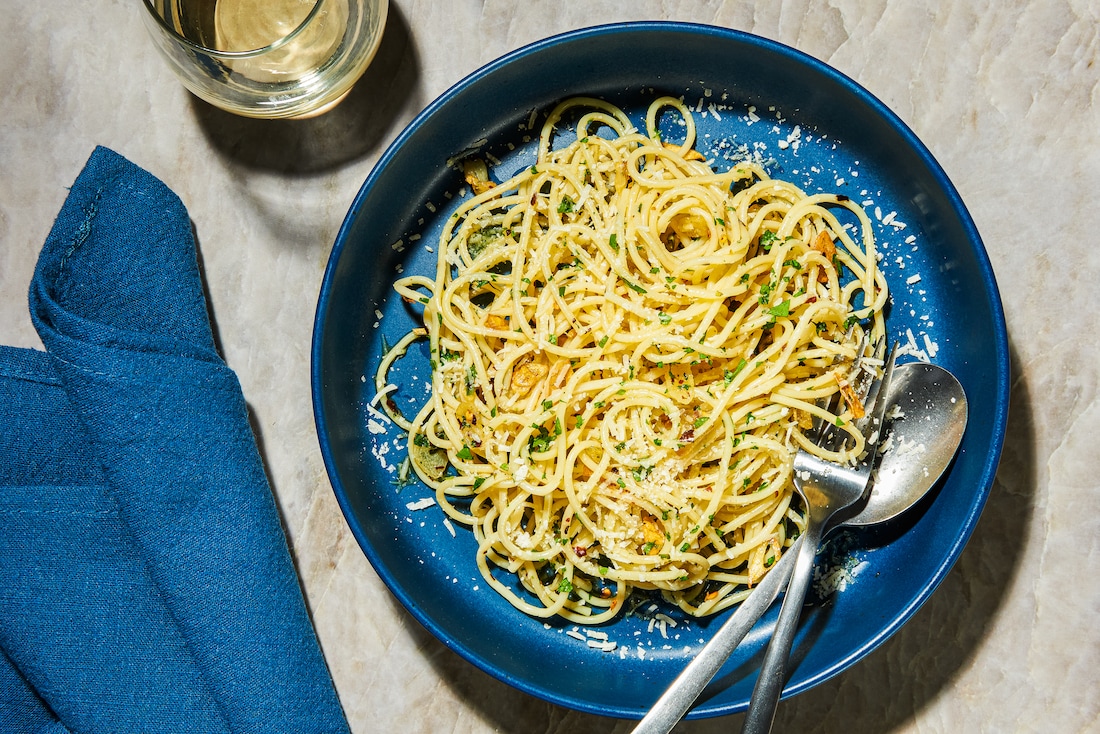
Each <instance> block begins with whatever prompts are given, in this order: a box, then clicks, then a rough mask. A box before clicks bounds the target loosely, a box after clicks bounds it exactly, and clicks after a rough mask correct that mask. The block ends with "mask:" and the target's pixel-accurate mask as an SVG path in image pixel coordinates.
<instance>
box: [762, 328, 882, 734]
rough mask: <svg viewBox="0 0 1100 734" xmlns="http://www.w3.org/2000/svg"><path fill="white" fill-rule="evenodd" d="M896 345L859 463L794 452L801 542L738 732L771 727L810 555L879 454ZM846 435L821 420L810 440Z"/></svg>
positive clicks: (871, 410)
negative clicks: (800, 505) (801, 519)
mask: <svg viewBox="0 0 1100 734" xmlns="http://www.w3.org/2000/svg"><path fill="white" fill-rule="evenodd" d="M896 351H897V347H896V345H895V347H894V348H892V349H891V350H890V354H889V355H888V357H887V358H886V362H885V365H884V367H883V371H882V375H881V377H878V378H876V379H875V380H873V381H872V382H871V383H870V386H869V389H868V391H867V397H866V399H865V402H864V405H865V406H867V407H868V410H867V411H866V413H865V416H864V418H863V419H862V420H861V421H860V422H857V424H856V426H857V428H859V429H860V431H861V432H862V433H863V436H864V440H865V451H864V454H863V458H862V459H861V460H860V461H859V463H858V464H856V465H854V466H848V465H843V464H837V463H834V462H831V461H826V460H824V459H820V458H818V457H817V456H814V455H813V454H811V453H810V452H808V451H805V450H802V449H800V450H799V451H798V453H796V454H795V458H794V485H795V488H796V489H797V490H798V493H799V494H800V495H801V496H802V500H803V502H804V503H805V505H806V513H807V517H806V530H805V532H804V533H803V534H802V545H801V547H800V548H799V549H798V556H797V557H796V558H795V567H794V573H793V575H792V576H791V582H790V585H789V586H788V587H787V593H786V594H785V595H784V597H783V606H782V607H781V608H780V610H779V619H778V621H777V622H776V625H775V631H774V632H773V633H772V639H771V641H770V642H769V643H768V649H767V652H766V653H765V654H764V662H763V664H762V665H761V668H760V677H759V678H757V680H756V686H755V687H754V688H753V691H752V698H751V699H750V701H749V710H748V713H747V714H746V717H745V724H744V728H743V729H742V734H763V733H764V732H768V731H770V730H771V726H772V721H773V720H774V719H775V710H776V707H777V706H778V704H779V696H780V694H781V693H782V692H783V684H784V683H785V682H786V680H787V663H788V661H789V659H790V654H791V647H792V645H793V643H794V637H795V632H797V630H798V619H799V616H800V615H801V613H802V603H803V602H804V601H805V598H806V591H807V589H808V588H809V586H810V580H811V578H812V576H813V566H814V557H815V556H816V555H817V549H818V546H819V545H820V544H821V538H822V536H823V534H824V532H825V527H826V526H827V525H828V523H829V520H830V518H832V517H833V516H834V515H836V514H837V513H838V512H841V511H842V510H844V509H846V508H849V507H851V506H852V505H853V504H855V503H856V502H858V501H859V500H860V499H861V498H862V497H863V495H864V493H865V492H866V491H867V486H868V484H869V482H870V478H871V470H872V469H873V468H874V464H875V461H874V460H875V456H876V455H877V454H878V443H879V439H880V437H881V431H880V429H881V427H882V424H883V418H884V415H885V412H886V392H887V387H888V386H889V384H890V378H891V376H892V375H893V371H894V356H895V353H896ZM845 438H846V433H845V432H844V431H838V430H836V429H835V427H832V426H829V425H824V426H821V428H820V431H819V435H818V436H817V439H816V440H815V443H816V444H817V445H818V446H821V447H822V448H825V449H827V450H830V451H836V450H839V449H841V448H843V446H844V441H845Z"/></svg>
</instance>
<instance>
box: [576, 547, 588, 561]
mask: <svg viewBox="0 0 1100 734" xmlns="http://www.w3.org/2000/svg"><path fill="white" fill-rule="evenodd" d="M573 552H574V553H576V554H577V557H578V558H584V557H585V556H587V555H588V549H587V548H585V547H584V546H580V545H575V546H573Z"/></svg>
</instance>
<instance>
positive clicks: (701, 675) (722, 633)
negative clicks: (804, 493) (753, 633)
mask: <svg viewBox="0 0 1100 734" xmlns="http://www.w3.org/2000/svg"><path fill="white" fill-rule="evenodd" d="M800 543H801V541H798V540H796V541H795V545H799V544H800ZM797 557H798V549H797V548H794V546H792V547H791V551H790V552H789V553H784V554H783V556H782V557H781V558H780V559H779V563H777V564H776V565H775V568H773V569H771V570H770V571H768V574H767V575H766V576H765V577H764V578H763V580H762V581H761V582H760V583H759V584H758V585H757V586H756V588H755V589H753V591H752V593H751V594H749V596H748V597H747V598H746V599H745V600H744V601H743V602H741V604H740V605H739V606H738V607H737V611H736V612H734V613H733V615H732V616H730V618H729V619H727V620H726V621H725V622H724V623H723V624H722V626H721V627H719V628H718V631H717V632H716V633H715V634H714V637H712V638H711V639H710V642H708V643H707V644H706V645H705V646H704V647H703V649H702V650H701V651H700V652H699V654H698V655H696V656H695V659H694V660H692V661H691V662H690V663H688V665H687V667H686V668H684V670H683V672H682V673H680V675H678V676H677V677H676V680H674V681H673V682H672V685H670V686H669V687H668V689H667V690H666V691H665V692H664V694H663V695H662V696H661V697H660V698H659V699H658V700H657V703H655V704H653V708H651V709H650V710H649V713H647V714H646V715H645V718H644V719H642V720H641V721H640V722H638V725H637V726H636V727H635V728H634V730H633V731H632V732H631V734H668V732H670V731H672V727H674V726H676V723H677V722H678V721H680V718H681V717H682V716H683V715H684V714H685V713H687V710H688V709H689V708H691V704H693V703H695V699H697V698H698V697H699V694H700V693H702V691H703V689H704V688H706V685H707V683H710V680H711V678H713V677H714V675H715V674H716V673H717V672H718V670H719V669H720V668H721V667H722V666H723V665H724V664H725V662H726V660H728V659H729V656H730V654H731V653H732V652H733V651H734V650H735V649H736V648H737V646H738V645H739V644H740V643H741V640H743V639H744V638H745V635H747V634H748V633H749V630H751V629H752V628H753V625H755V624H756V621H757V620H758V619H760V617H761V616H763V614H764V612H766V611H767V610H768V608H769V607H770V606H771V605H772V602H774V601H775V598H776V597H777V596H779V592H780V591H781V590H782V589H783V586H784V585H785V584H786V583H787V582H788V581H790V579H791V573H792V572H793V571H794V560H795V558H797Z"/></svg>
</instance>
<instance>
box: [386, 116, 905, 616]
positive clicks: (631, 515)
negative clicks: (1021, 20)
mask: <svg viewBox="0 0 1100 734" xmlns="http://www.w3.org/2000/svg"><path fill="white" fill-rule="evenodd" d="M668 114H674V115H677V116H678V117H679V118H680V119H681V120H682V123H683V130H684V137H683V140H682V142H680V143H670V142H667V141H663V140H662V139H661V135H660V133H659V132H658V130H659V122H660V121H661V119H662V116H663V115H668ZM567 118H569V119H571V120H573V121H572V122H571V123H570V124H569V126H570V127H571V128H572V129H574V130H575V131H576V140H575V141H574V142H572V143H570V144H569V145H567V146H565V147H562V148H560V149H554V147H553V145H552V143H553V139H554V136H555V135H556V133H557V130H558V129H559V127H563V126H565V124H566V123H565V120H566V119H567ZM597 133H599V134H597ZM694 145H695V128H694V122H693V119H692V114H691V112H690V111H689V110H688V109H687V108H686V107H685V106H684V104H683V103H682V102H681V101H680V100H677V99H673V98H669V97H664V98H660V99H657V100H656V101H655V102H653V103H652V105H651V106H650V107H649V109H648V112H647V115H646V120H645V131H638V130H636V129H635V127H634V125H633V124H632V123H631V121H630V119H629V118H628V117H627V116H626V115H625V114H624V113H623V112H622V111H621V110H619V109H618V108H616V107H614V106H613V105H610V104H608V103H606V102H604V101H601V100H596V99H589V98H574V99H570V100H567V101H565V102H563V103H561V104H560V105H559V106H558V107H557V108H555V109H554V110H553V111H552V112H551V113H550V115H549V117H548V119H547V121H546V123H545V125H544V126H543V128H542V131H541V137H540V141H539V146H538V157H537V160H536V162H535V164H534V165H532V166H530V167H529V168H527V169H525V170H523V171H520V172H519V173H517V174H516V175H515V176H514V177H512V178H511V179H510V180H507V181H505V182H503V183H501V184H498V185H493V184H492V183H491V182H489V180H488V176H487V174H486V171H485V170H484V168H483V167H482V166H480V165H478V164H470V165H468V166H467V172H468V180H469V181H470V182H471V183H472V185H473V189H474V192H475V195H474V196H472V197H471V198H469V199H468V200H465V201H464V202H463V203H462V204H461V206H460V207H459V208H458V210H457V211H456V212H455V214H454V215H453V216H452V217H451V218H450V219H449V220H448V221H447V223H446V226H445V227H444V230H443V232H442V235H441V237H440V242H439V250H440V251H439V259H438V267H437V270H436V274H435V277H434V278H429V277H424V276H410V277H405V278H403V279H401V280H399V281H398V282H397V283H396V286H395V287H396V290H397V292H398V293H399V294H400V295H401V296H403V297H404V298H405V299H406V300H408V301H410V302H421V303H423V304H424V328H423V329H418V330H415V331H414V332H411V333H410V334H409V335H408V336H406V338H405V339H403V340H402V341H401V342H400V343H399V344H398V345H396V346H395V347H394V348H393V349H392V350H391V351H390V352H389V353H388V354H387V355H386V356H385V357H384V359H383V361H382V364H381V365H380V367H379V370H378V373H377V377H376V382H377V387H378V388H379V390H380V391H382V390H386V389H391V390H392V389H393V388H392V386H389V385H387V382H388V377H387V374H388V371H389V368H390V365H391V364H392V363H393V361H394V360H396V359H398V358H399V357H400V356H401V355H402V354H404V352H405V349H406V348H407V347H408V345H409V344H410V343H411V342H412V341H413V340H415V339H418V338H424V337H426V338H427V339H428V340H429V343H430V352H431V355H432V362H433V373H432V394H431V398H430V400H429V401H428V402H427V404H426V405H424V407H423V409H422V410H420V412H419V413H418V415H416V417H415V418H413V419H412V420H409V419H407V418H406V417H404V416H402V415H401V414H400V413H399V412H398V411H397V410H396V408H395V407H393V406H392V404H390V403H389V401H383V404H384V405H386V406H387V409H388V410H389V411H390V414H391V417H393V419H394V420H395V421H396V422H397V423H398V424H399V425H401V426H402V427H403V428H404V429H406V430H407V431H408V432H409V454H410V459H411V463H412V467H413V468H414V469H415V471H416V473H417V475H419V477H420V479H422V480H423V481H424V482H425V483H426V484H428V485H429V486H431V487H432V488H434V490H435V493H436V499H437V501H438V502H439V504H440V506H441V507H442V508H443V510H444V511H445V512H446V514H447V515H448V516H449V517H450V518H452V519H454V520H455V521H458V522H460V523H463V524H465V525H467V526H469V527H471V528H472V530H473V534H474V537H475V538H476V540H477V545H478V551H477V565H478V567H479V569H480V571H481V573H482V574H483V576H484V578H485V580H486V581H487V582H488V583H489V584H490V585H491V586H492V587H493V588H494V589H495V590H496V591H497V592H499V593H500V594H502V595H503V596H504V597H506V598H507V599H508V600H509V601H510V602H511V603H512V604H513V605H515V606H516V607H517V608H519V609H521V610H523V611H525V612H527V613H529V614H532V615H536V616H539V617H550V616H553V615H559V616H561V617H563V618H565V619H568V620H570V621H573V622H577V623H586V624H593V623H599V622H603V621H606V620H608V619H610V618H612V617H614V616H615V615H617V614H619V613H621V611H622V610H623V609H624V607H625V606H626V600H627V598H628V596H629V595H630V593H631V592H632V591H633V590H635V589H643V590H657V591H659V592H660V593H661V594H662V595H663V596H664V597H665V598H666V599H667V600H668V601H669V602H671V603H673V604H675V605H677V606H678V607H680V608H681V609H683V610H684V611H685V612H687V613H689V614H692V615H697V616H702V615H707V614H711V613H714V612H716V611H719V610H721V609H724V608H726V607H729V606H730V605H732V604H735V603H737V602H738V601H740V600H741V599H742V598H744V596H745V595H746V594H747V593H748V591H749V589H750V588H751V586H752V585H753V584H754V583H756V582H757V581H758V580H759V579H760V578H761V577H762V576H763V575H764V574H765V573H766V572H767V569H768V568H769V567H771V566H772V565H773V564H774V563H775V561H777V560H778V558H779V557H780V555H781V554H782V553H783V552H784V550H785V549H786V548H787V547H788V546H789V545H790V543H791V542H792V540H793V538H794V537H797V534H798V533H799V532H801V529H802V528H803V527H804V518H803V516H802V514H801V512H800V511H799V509H798V503H793V504H792V498H793V496H794V489H793V484H792V477H791V472H792V469H791V466H792V458H793V454H794V452H795V451H797V449H798V448H800V447H801V448H806V449H808V450H810V451H813V452H815V453H817V454H818V455H822V456H825V457H826V458H831V459H833V460H838V461H848V460H851V459H852V458H854V457H855V456H858V455H859V454H860V453H861V452H862V450H863V438H862V436H861V435H860V433H859V432H858V431H856V430H855V428H854V426H853V425H852V418H853V417H858V412H859V410H860V406H859V404H858V400H854V399H852V398H851V397H850V393H851V391H850V390H847V389H846V387H847V380H848V378H849V377H850V375H849V374H848V373H849V371H850V370H851V368H852V364H853V361H854V360H855V358H856V356H857V351H858V350H859V349H860V348H861V347H860V346H859V345H860V344H861V343H865V339H866V338H867V337H870V338H871V339H875V338H877V337H878V336H881V334H882V333H883V331H884V323H883V307H884V304H885V302H886V298H887V290H886V284H885V280H884V279H883V277H882V275H881V273H880V272H879V271H878V269H877V268H876V252H875V244H874V238H873V235H872V228H871V223H870V221H869V220H868V218H867V216H866V214H865V213H864V212H863V210H862V209H861V208H860V207H859V206H858V205H857V204H856V203H855V202H852V201H850V200H849V199H848V198H847V197H844V196H842V195H837V194H812V195H811V194H807V193H805V192H803V191H801V190H799V189H798V188H797V187H796V186H794V185H792V184H790V183H787V182H784V181H780V180H775V179H772V178H770V177H769V176H768V175H767V173H766V172H765V171H764V169H763V168H762V167H761V166H759V165H757V164H754V163H751V162H743V163H739V164H737V165H734V166H733V167H732V168H730V169H729V170H727V171H721V172H720V171H716V170H713V169H712V168H711V166H710V165H708V163H707V162H706V161H704V160H703V157H702V156H701V155H700V154H699V153H698V152H697V151H696V150H695V148H694ZM842 219H843V220H845V223H842ZM838 394H841V395H844V396H846V398H848V399H847V400H846V401H839V400H838V401H835V403H836V404H837V406H839V407H835V406H834V407H831V408H826V407H823V406H825V405H829V404H830V403H829V398H831V397H832V396H835V395H838ZM814 419H820V420H826V421H830V422H831V423H833V424H836V425H838V426H841V427H842V428H843V429H844V430H847V431H849V432H850V434H851V437H852V441H851V444H850V447H849V448H847V449H845V450H843V451H841V452H839V453H835V454H830V453H827V452H823V451H821V450H820V449H818V448H817V447H816V446H814V444H813V443H812V442H811V441H810V440H809V439H808V438H807V437H806V433H807V431H808V429H809V427H810V426H811V425H812V423H813V420H814ZM517 582H518V583H517Z"/></svg>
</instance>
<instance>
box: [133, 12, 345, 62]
mask: <svg viewBox="0 0 1100 734" xmlns="http://www.w3.org/2000/svg"><path fill="white" fill-rule="evenodd" d="M153 1H154V0H144V2H143V3H142V4H143V5H145V9H146V10H147V11H148V12H149V15H150V16H152V18H153V20H155V21H156V22H157V24H158V25H159V26H160V28H161V30H163V31H164V32H166V33H168V34H169V35H170V36H171V37H172V38H173V39H175V40H176V41H177V42H179V43H181V44H183V45H185V46H189V47H190V48H192V49H194V50H195V51H198V52H199V53H203V54H206V55H207V56H214V57H219V58H224V59H249V58H254V57H256V56H262V55H264V54H266V53H270V52H271V51H275V50H278V49H279V48H282V47H283V46H285V45H286V44H288V43H290V41H292V40H293V39H294V38H295V37H297V36H298V35H299V34H301V33H302V32H303V31H304V30H305V28H306V26H308V25H309V24H310V22H312V21H313V18H314V17H315V16H316V15H317V13H318V12H319V11H320V8H321V6H322V5H323V4H325V3H326V2H329V0H317V2H315V3H314V4H313V7H312V8H310V10H309V13H307V14H306V17H305V18H303V19H302V22H301V23H299V24H298V25H297V27H295V28H294V30H292V31H290V32H289V33H287V34H286V35H285V36H282V37H281V38H279V39H277V40H275V41H272V42H271V43H269V44H267V45H266V46H260V47H259V48H254V49H249V50H248V51H219V50H218V49H215V48H210V47H209V46H206V45H204V44H201V43H197V42H195V41H192V40H191V39H190V38H187V37H186V36H184V35H182V34H180V32H179V31H177V30H176V29H175V28H173V27H172V26H171V25H170V24H169V23H168V21H167V20H165V18H164V16H162V15H161V14H160V13H159V12H157V11H156V10H155V9H154V7H153V5H152V3H153Z"/></svg>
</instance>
